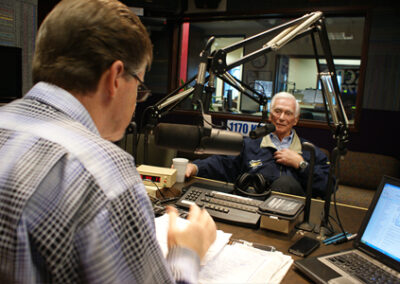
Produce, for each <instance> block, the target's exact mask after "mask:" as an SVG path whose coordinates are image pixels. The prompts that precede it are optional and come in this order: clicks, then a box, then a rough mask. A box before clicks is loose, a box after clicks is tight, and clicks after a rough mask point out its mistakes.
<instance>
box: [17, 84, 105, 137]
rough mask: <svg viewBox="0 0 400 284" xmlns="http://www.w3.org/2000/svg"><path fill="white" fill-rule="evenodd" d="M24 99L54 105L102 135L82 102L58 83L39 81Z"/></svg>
mask: <svg viewBox="0 0 400 284" xmlns="http://www.w3.org/2000/svg"><path fill="white" fill-rule="evenodd" d="M24 99H33V100H37V101H40V102H43V103H45V104H47V105H49V106H52V107H54V108H56V109H58V110H59V111H61V112H63V113H65V114H66V115H68V116H69V117H71V118H72V119H73V120H76V121H78V122H80V123H82V124H83V125H84V126H85V127H86V128H88V129H89V130H90V131H91V132H93V133H95V134H96V135H99V136H100V133H99V131H98V129H97V127H96V125H95V124H94V122H93V119H92V117H91V116H90V114H89V112H88V111H87V109H86V108H85V107H84V106H83V105H82V104H81V102H80V101H79V100H78V99H77V98H75V97H74V96H73V95H72V94H71V93H69V92H67V91H66V90H64V89H62V88H60V87H57V86H56V85H52V84H49V83H45V82H39V83H37V84H36V85H35V86H33V88H32V89H31V90H30V91H29V92H28V93H27V94H26V95H25V96H24Z"/></svg>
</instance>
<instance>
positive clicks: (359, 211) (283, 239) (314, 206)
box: [159, 178, 367, 283]
mask: <svg viewBox="0 0 400 284" xmlns="http://www.w3.org/2000/svg"><path fill="white" fill-rule="evenodd" d="M195 181H201V182H207V181H206V180H199V179H198V178H194V179H191V180H190V181H188V182H186V183H184V184H183V183H182V184H176V185H175V186H174V187H173V188H171V189H163V196H165V197H173V196H179V194H180V193H181V189H182V188H183V187H184V186H186V185H189V184H191V183H193V182H195ZM159 197H160V196H159ZM300 198H301V197H300ZM323 208H324V201H322V200H317V199H313V200H312V202H311V213H310V222H311V223H313V224H316V225H319V224H320V222H321V212H323ZM337 209H338V214H339V216H340V219H341V221H342V224H343V226H344V229H345V230H346V231H348V232H351V233H356V232H357V231H358V228H359V227H360V225H361V222H362V220H363V218H364V215H365V213H366V212H367V209H366V208H360V207H354V206H349V205H345V204H337ZM330 212H331V215H332V216H334V217H335V218H336V213H335V210H334V206H333V204H331V206H330ZM216 224H217V227H218V229H219V230H222V231H224V232H227V233H231V234H232V239H242V240H246V241H248V242H253V243H261V244H265V245H272V246H274V247H275V248H276V249H277V250H279V251H281V252H283V253H285V254H289V253H288V248H289V246H290V245H292V244H293V243H294V242H295V241H296V240H297V239H299V238H300V237H302V236H303V235H309V236H313V237H314V238H315V237H317V238H319V237H320V236H319V235H318V234H315V233H311V232H304V231H297V230H296V229H294V230H293V231H292V233H291V234H289V235H287V234H283V233H279V232H274V231H271V230H265V229H250V228H245V227H240V226H235V225H230V224H226V223H222V222H216ZM332 224H333V225H334V228H335V231H336V233H340V230H339V227H338V226H337V224H335V223H334V221H333V222H332ZM351 246H352V241H349V242H347V243H344V244H340V245H328V246H325V245H324V244H322V243H321V246H320V247H319V248H318V249H317V250H316V251H314V252H313V253H312V254H311V255H310V256H317V255H321V254H325V253H330V252H335V251H339V250H343V249H347V248H351ZM290 255H291V256H292V258H293V259H294V260H297V259H301V257H298V256H296V255H292V254H290ZM282 283H309V280H308V279H307V278H305V277H304V276H302V275H301V274H299V273H298V272H296V271H295V270H294V268H293V267H292V268H291V269H290V270H289V271H288V273H287V274H286V276H285V278H284V279H283V281H282Z"/></svg>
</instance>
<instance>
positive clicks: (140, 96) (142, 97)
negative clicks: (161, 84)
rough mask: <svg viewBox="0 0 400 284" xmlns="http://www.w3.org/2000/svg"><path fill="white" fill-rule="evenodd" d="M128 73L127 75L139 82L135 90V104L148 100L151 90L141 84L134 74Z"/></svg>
mask: <svg viewBox="0 0 400 284" xmlns="http://www.w3.org/2000/svg"><path fill="white" fill-rule="evenodd" d="M128 73H129V75H131V76H132V77H133V78H135V79H136V80H138V82H139V86H138V88H137V98H136V102H138V103H142V102H144V101H146V100H147V99H148V97H150V96H151V90H150V89H149V88H148V87H147V86H146V85H145V84H144V83H143V81H142V80H140V78H139V76H137V75H136V74H134V73H130V72H128Z"/></svg>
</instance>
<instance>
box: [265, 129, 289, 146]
mask: <svg viewBox="0 0 400 284" xmlns="http://www.w3.org/2000/svg"><path fill="white" fill-rule="evenodd" d="M269 135H270V136H271V139H273V140H278V141H280V139H279V137H278V136H277V135H276V134H275V133H273V132H272V133H270V134H269ZM293 135H294V131H293V129H291V130H290V134H289V135H288V136H286V137H283V139H282V141H280V143H290V142H291V141H292V140H293Z"/></svg>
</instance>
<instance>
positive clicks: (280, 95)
mask: <svg viewBox="0 0 400 284" xmlns="http://www.w3.org/2000/svg"><path fill="white" fill-rule="evenodd" d="M277 99H290V100H293V101H294V102H295V106H296V109H295V110H294V114H295V116H296V117H299V116H300V105H299V102H298V101H297V100H296V97H295V96H293V95H292V94H291V93H288V92H279V93H276V94H275V95H274V96H273V97H272V100H271V110H272V109H273V108H274V105H275V101H276V100H277Z"/></svg>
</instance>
